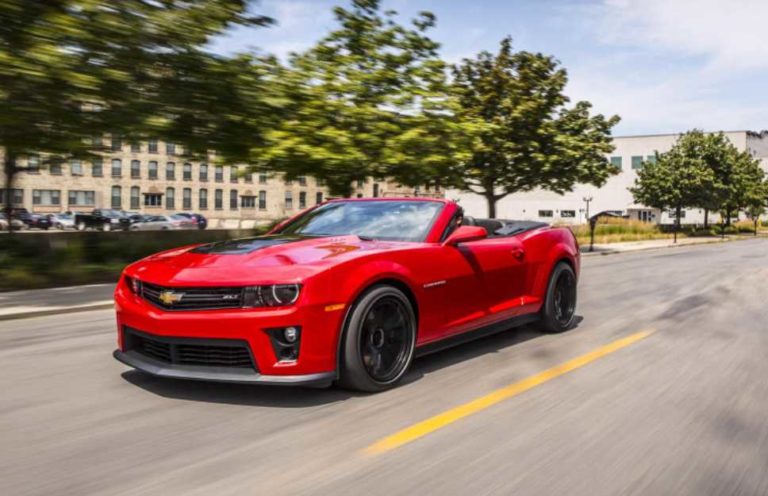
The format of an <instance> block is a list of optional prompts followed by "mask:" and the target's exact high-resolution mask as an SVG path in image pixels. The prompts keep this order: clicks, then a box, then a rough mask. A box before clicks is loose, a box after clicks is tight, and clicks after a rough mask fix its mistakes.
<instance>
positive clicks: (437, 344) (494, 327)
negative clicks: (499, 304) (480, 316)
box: [415, 313, 539, 357]
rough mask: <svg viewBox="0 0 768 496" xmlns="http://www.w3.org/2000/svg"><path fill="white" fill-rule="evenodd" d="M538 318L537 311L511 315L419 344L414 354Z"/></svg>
mask: <svg viewBox="0 0 768 496" xmlns="http://www.w3.org/2000/svg"><path fill="white" fill-rule="evenodd" d="M538 320H539V314H538V313H529V314H526V315H518V316H517V317H512V318H511V319H507V320H502V321H501V322H495V323H493V324H489V325H487V326H484V327H480V328H478V329H475V330H473V331H467V332H463V333H461V334H457V335H455V336H450V337H447V338H445V339H441V340H439V341H433V342H431V343H427V344H424V345H421V346H419V347H417V348H416V355H415V356H416V357H422V356H424V355H429V354H430V353H435V352H436V351H442V350H444V349H447V348H452V347H454V346H458V345H460V344H463V343H468V342H469V341H474V340H475V339H480V338H484V337H486V336H490V335H492V334H498V333H500V332H502V331H507V330H509V329H512V328H514V327H520V326H522V325H525V324H530V323H533V322H536V321H538Z"/></svg>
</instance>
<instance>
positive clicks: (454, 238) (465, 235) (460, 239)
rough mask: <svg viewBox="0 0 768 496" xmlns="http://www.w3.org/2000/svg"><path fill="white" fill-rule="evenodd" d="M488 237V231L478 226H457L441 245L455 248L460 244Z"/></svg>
mask: <svg viewBox="0 0 768 496" xmlns="http://www.w3.org/2000/svg"><path fill="white" fill-rule="evenodd" d="M487 237H488V231H486V230H485V229H484V228H482V227H480V226H459V228H458V229H456V230H455V231H453V232H452V233H451V235H450V236H448V239H446V240H445V242H444V243H443V244H444V245H447V246H456V245H459V244H461V243H468V242H470V241H477V240H479V239H485V238H487Z"/></svg>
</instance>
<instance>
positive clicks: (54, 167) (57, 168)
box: [49, 160, 61, 176]
mask: <svg viewBox="0 0 768 496" xmlns="http://www.w3.org/2000/svg"><path fill="white" fill-rule="evenodd" d="M49 171H50V173H51V175H52V176H60V175H61V162H60V161H58V160H53V161H51V167H50V169H49Z"/></svg>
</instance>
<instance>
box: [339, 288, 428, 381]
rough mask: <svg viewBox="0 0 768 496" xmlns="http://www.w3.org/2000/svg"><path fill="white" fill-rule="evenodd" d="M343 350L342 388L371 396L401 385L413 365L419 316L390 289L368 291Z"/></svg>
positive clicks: (348, 327)
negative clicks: (399, 383) (370, 394)
mask: <svg viewBox="0 0 768 496" xmlns="http://www.w3.org/2000/svg"><path fill="white" fill-rule="evenodd" d="M343 331H344V332H343V338H342V339H343V341H342V344H341V347H340V352H341V357H340V360H339V365H340V367H339V370H340V375H339V385H340V386H341V387H343V388H346V389H351V390H355V391H364V392H368V393H373V392H378V391H384V390H386V389H389V388H391V387H393V386H395V384H397V383H398V382H399V381H400V379H402V377H403V375H405V372H406V371H407V370H408V368H409V367H410V365H411V362H412V361H413V354H414V350H415V348H416V315H415V313H414V310H413V307H412V306H411V302H410V301H409V300H408V298H407V297H406V296H405V295H404V294H403V292H402V291H400V290H399V289H397V288H395V287H392V286H389V285H379V286H374V287H372V288H371V289H369V290H367V291H366V292H365V293H364V294H363V295H362V296H360V298H358V300H357V302H355V304H354V306H353V307H352V309H351V312H350V314H349V316H348V318H347V321H346V324H345V326H344V329H343Z"/></svg>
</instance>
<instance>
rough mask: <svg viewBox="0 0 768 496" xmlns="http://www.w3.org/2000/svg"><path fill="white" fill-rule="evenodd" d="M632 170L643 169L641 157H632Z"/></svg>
mask: <svg viewBox="0 0 768 496" xmlns="http://www.w3.org/2000/svg"><path fill="white" fill-rule="evenodd" d="M632 168H633V169H635V170H637V169H642V168H643V157H642V156H638V155H636V156H634V157H632Z"/></svg>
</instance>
